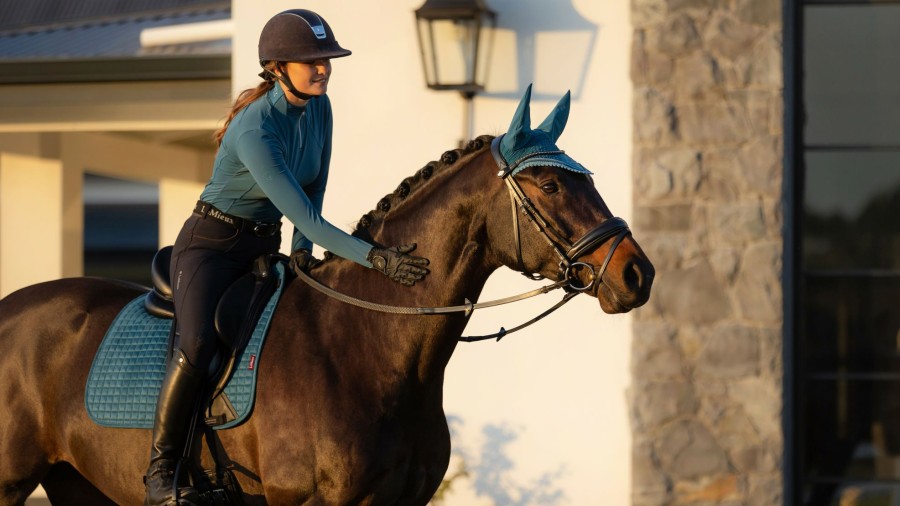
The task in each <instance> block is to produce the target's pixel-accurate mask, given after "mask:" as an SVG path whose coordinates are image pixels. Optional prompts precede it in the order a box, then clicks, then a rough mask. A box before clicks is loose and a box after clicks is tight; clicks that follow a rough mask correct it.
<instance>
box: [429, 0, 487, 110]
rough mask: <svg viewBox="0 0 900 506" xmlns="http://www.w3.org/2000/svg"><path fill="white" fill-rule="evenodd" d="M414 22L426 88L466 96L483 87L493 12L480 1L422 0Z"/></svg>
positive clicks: (470, 96) (468, 96)
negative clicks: (422, 2)
mask: <svg viewBox="0 0 900 506" xmlns="http://www.w3.org/2000/svg"><path fill="white" fill-rule="evenodd" d="M416 24H417V28H418V30H417V32H418V35H419V48H420V50H421V52H422V67H423V69H424V71H425V82H426V83H427V84H428V87H429V88H431V89H433V90H456V91H459V92H460V93H462V95H463V96H464V97H465V98H467V99H471V98H472V97H473V96H475V94H476V93H478V92H479V91H483V90H484V83H485V78H486V77H487V70H488V66H489V63H490V53H491V46H492V45H493V38H494V37H493V35H494V29H495V28H496V27H497V14H496V13H495V12H494V11H492V10H491V9H490V8H489V7H488V6H487V5H485V3H484V1H483V0H426V1H425V3H424V4H423V5H422V6H421V7H419V8H418V9H416Z"/></svg>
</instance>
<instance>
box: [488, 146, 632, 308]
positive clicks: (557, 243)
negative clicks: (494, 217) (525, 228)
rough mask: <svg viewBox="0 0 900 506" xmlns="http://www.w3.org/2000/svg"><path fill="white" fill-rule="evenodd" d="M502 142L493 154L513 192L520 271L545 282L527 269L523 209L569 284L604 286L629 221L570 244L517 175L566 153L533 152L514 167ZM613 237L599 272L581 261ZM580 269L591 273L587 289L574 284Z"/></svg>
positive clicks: (609, 223) (610, 223) (614, 221)
mask: <svg viewBox="0 0 900 506" xmlns="http://www.w3.org/2000/svg"><path fill="white" fill-rule="evenodd" d="M502 139H503V135H499V136H497V137H495V138H494V140H493V141H492V142H491V155H492V156H493V157H494V162H495V163H496V164H497V167H499V169H500V170H499V171H498V172H497V177H499V178H500V179H502V180H503V181H504V182H505V183H506V188H507V189H508V190H509V200H510V203H511V204H512V221H513V235H514V238H515V243H516V262H517V264H518V270H519V271H520V272H521V273H522V275H523V276H525V277H526V278H528V279H532V280H535V281H537V280H541V279H544V276H543V275H541V274H537V273H532V272H530V271H529V270H528V269H527V268H526V267H525V262H524V261H523V260H522V240H521V237H520V232H519V210H521V211H522V213H523V214H524V215H525V216H526V217H527V218H528V219H529V221H530V222H531V223H533V224H534V226H535V227H536V228H537V230H538V232H539V233H540V236H541V237H543V238H544V240H545V241H547V244H549V245H550V247H551V248H552V249H553V251H554V252H556V254H557V256H559V258H560V261H559V270H560V273H561V274H562V278H563V279H564V280H568V281H569V285H568V286H569V288H571V289H572V290H575V291H579V292H583V291H586V290H588V289H590V288H591V287H592V286H593V285H594V283H595V282H597V283H602V282H603V274H604V273H605V272H606V267H607V266H608V265H609V261H610V260H612V256H613V253H615V251H616V248H617V247H618V246H619V243H621V242H622V239H624V238H625V236H627V235H628V234H630V233H631V230H630V229H629V228H628V224H627V223H625V220H623V219H622V218H617V217H613V218H609V219H607V220H604V221H603V222H602V223H600V224H599V225H597V226H596V227H594V228H593V229H592V230H590V231H588V232H587V233H586V234H584V235H583V236H582V237H581V238H580V239H578V240H577V241H575V242H574V243H570V242H569V241H568V239H566V237H565V236H564V235H563V234H561V233H559V232H558V231H557V230H556V229H555V228H553V226H552V225H551V224H550V223H549V222H548V221H547V220H546V219H545V218H544V217H543V216H542V215H541V213H540V211H538V209H537V208H536V207H535V206H534V203H533V202H532V201H531V199H529V198H528V196H526V195H525V192H524V191H523V190H522V187H521V186H520V185H519V182H518V181H516V176H515V174H514V172H515V170H516V168H517V167H518V166H519V165H521V164H522V162H524V161H526V160H528V159H529V158H535V157H539V156H546V155H556V154H563V153H564V151H562V150H556V151H538V152H535V153H529V154H527V155H525V156H523V157H521V158H519V159H518V160H516V161H515V162H513V163H512V164H508V163H507V161H506V159H505V158H504V157H503V154H502V153H500V142H501V140H502ZM613 237H615V239H614V240H613V243H612V245H611V246H610V247H609V252H608V253H607V254H606V258H605V259H604V260H603V264H602V265H601V266H600V272H599V273H595V272H594V267H593V266H592V265H591V264H588V263H585V262H579V261H578V258H580V257H581V256H582V255H584V254H586V253H590V252H591V251H593V250H594V249H596V248H598V247H599V246H600V245H601V244H603V243H604V242H606V241H607V240H609V239H610V238H613ZM579 266H580V267H586V268H587V269H589V270H590V271H591V277H590V282H588V283H587V284H586V285H584V286H578V285H576V284H575V282H574V280H575V279H576V278H575V277H574V272H573V268H575V267H579Z"/></svg>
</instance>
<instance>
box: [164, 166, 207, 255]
mask: <svg viewBox="0 0 900 506" xmlns="http://www.w3.org/2000/svg"><path fill="white" fill-rule="evenodd" d="M203 186H204V183H198V182H195V181H184V180H180V179H171V178H163V179H160V180H159V247H160V248H162V247H163V246H168V245H170V244H174V243H175V239H176V238H177V237H178V232H179V231H180V230H181V226H182V225H183V224H184V220H186V219H188V216H190V215H191V210H193V209H194V205H195V204H196V203H197V199H199V198H200V192H202V191H203Z"/></svg>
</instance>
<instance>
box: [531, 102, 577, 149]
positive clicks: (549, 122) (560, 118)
mask: <svg viewBox="0 0 900 506" xmlns="http://www.w3.org/2000/svg"><path fill="white" fill-rule="evenodd" d="M571 96H572V93H571V92H569V91H567V92H566V94H565V95H563V97H562V98H561V99H559V102H558V103H557V104H556V107H554V108H553V110H552V111H550V114H548V115H547V118H546V119H545V120H544V121H543V122H542V123H541V124H540V126H538V127H537V129H538V130H543V131H545V132H547V133H548V134H550V137H551V138H552V139H553V142H556V140H557V139H559V136H560V135H562V132H563V129H564V128H566V122H567V121H569V104H570V103H571V100H572V99H571Z"/></svg>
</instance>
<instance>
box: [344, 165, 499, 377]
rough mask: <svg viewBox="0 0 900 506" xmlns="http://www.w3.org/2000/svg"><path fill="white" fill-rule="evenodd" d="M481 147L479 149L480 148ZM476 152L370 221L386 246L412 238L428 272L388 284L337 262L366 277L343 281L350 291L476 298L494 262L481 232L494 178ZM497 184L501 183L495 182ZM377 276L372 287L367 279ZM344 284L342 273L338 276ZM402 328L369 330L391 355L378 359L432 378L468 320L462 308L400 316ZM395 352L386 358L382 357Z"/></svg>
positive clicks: (396, 299)
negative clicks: (414, 280)
mask: <svg viewBox="0 0 900 506" xmlns="http://www.w3.org/2000/svg"><path fill="white" fill-rule="evenodd" d="M481 155H485V152H482V153H481ZM481 155H476V156H475V157H474V158H473V159H471V160H469V161H468V162H467V163H465V166H454V167H447V168H444V169H442V170H441V171H440V172H436V173H435V175H434V176H433V180H432V181H429V182H428V183H427V184H426V185H423V186H422V187H421V188H419V189H418V190H417V191H415V192H411V193H410V195H409V196H408V197H407V198H406V199H405V200H404V201H403V202H401V203H400V204H399V205H397V206H396V207H395V208H394V209H392V210H391V211H390V212H389V213H387V215H385V216H384V217H382V218H379V219H378V220H376V221H375V223H373V224H372V226H371V227H370V229H369V231H370V232H371V234H372V238H373V240H374V241H376V242H378V243H380V244H383V245H386V246H393V245H397V244H404V243H409V242H415V243H417V244H418V249H417V250H416V251H414V252H412V254H414V255H421V256H424V257H427V258H428V259H429V260H430V264H429V266H428V268H429V270H430V274H429V275H428V276H427V277H426V278H425V280H424V281H422V282H419V283H418V284H416V286H415V287H412V288H407V287H403V286H401V285H397V284H393V283H391V282H388V281H386V280H383V278H381V277H379V276H380V275H379V274H376V273H371V272H365V271H360V270H359V268H358V266H353V265H349V264H348V263H347V262H343V263H342V269H341V271H342V272H337V273H335V274H334V278H335V279H336V278H338V277H341V276H348V278H350V277H354V276H360V277H364V276H365V277H367V280H368V283H369V284H367V283H365V282H362V283H352V282H351V283H346V288H347V289H348V290H351V291H354V292H356V293H354V294H353V295H355V296H357V297H359V298H362V299H366V300H373V299H374V300H376V301H377V302H380V303H383V304H391V305H398V306H416V307H423V306H446V305H460V304H464V303H465V301H466V299H468V300H471V301H476V300H477V298H478V296H479V295H480V293H481V290H482V288H483V287H484V285H485V282H486V281H487V278H488V277H489V276H490V274H491V273H492V272H493V271H494V270H495V269H496V268H497V265H496V264H494V263H493V262H492V260H491V255H490V252H489V245H488V244H486V239H487V230H486V226H487V217H488V211H489V202H490V201H491V200H492V199H493V198H494V196H495V195H494V193H495V192H496V191H497V188H498V186H497V185H496V184H492V183H494V182H492V181H491V180H490V177H491V176H492V175H493V170H492V167H491V166H489V165H487V163H486V161H487V160H490V155H489V154H488V155H487V158H485V157H484V156H481ZM499 188H500V190H501V191H502V185H500V186H499ZM373 281H374V282H375V283H377V284H378V285H377V286H378V288H373V287H372V286H371V283H372V282H373ZM340 284H341V285H345V282H344V281H340ZM403 318H417V319H418V320H415V321H413V320H408V322H409V323H407V324H406V325H405V328H404V329H402V330H400V331H399V332H400V334H402V335H397V334H396V333H394V334H391V335H387V333H385V335H383V336H376V337H375V338H376V339H378V338H383V339H386V340H388V341H390V342H389V343H387V348H388V349H390V350H391V353H392V356H391V357H389V360H387V361H386V363H385V365H386V366H390V367H395V368H401V369H403V368H405V370H407V371H410V372H412V371H415V374H417V375H418V377H419V380H421V381H425V382H428V381H435V380H436V381H440V380H441V378H442V377H443V370H444V368H445V367H446V365H447V362H448V361H449V359H450V356H451V355H452V353H453V350H454V349H455V346H456V343H457V340H458V338H459V336H460V335H461V334H462V331H463V329H464V327H465V324H466V322H467V320H468V318H466V317H465V316H464V315H463V314H462V313H456V314H454V315H452V316H412V317H410V316H405V317H403ZM391 360H395V361H396V362H395V363H394V364H390V361H391Z"/></svg>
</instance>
